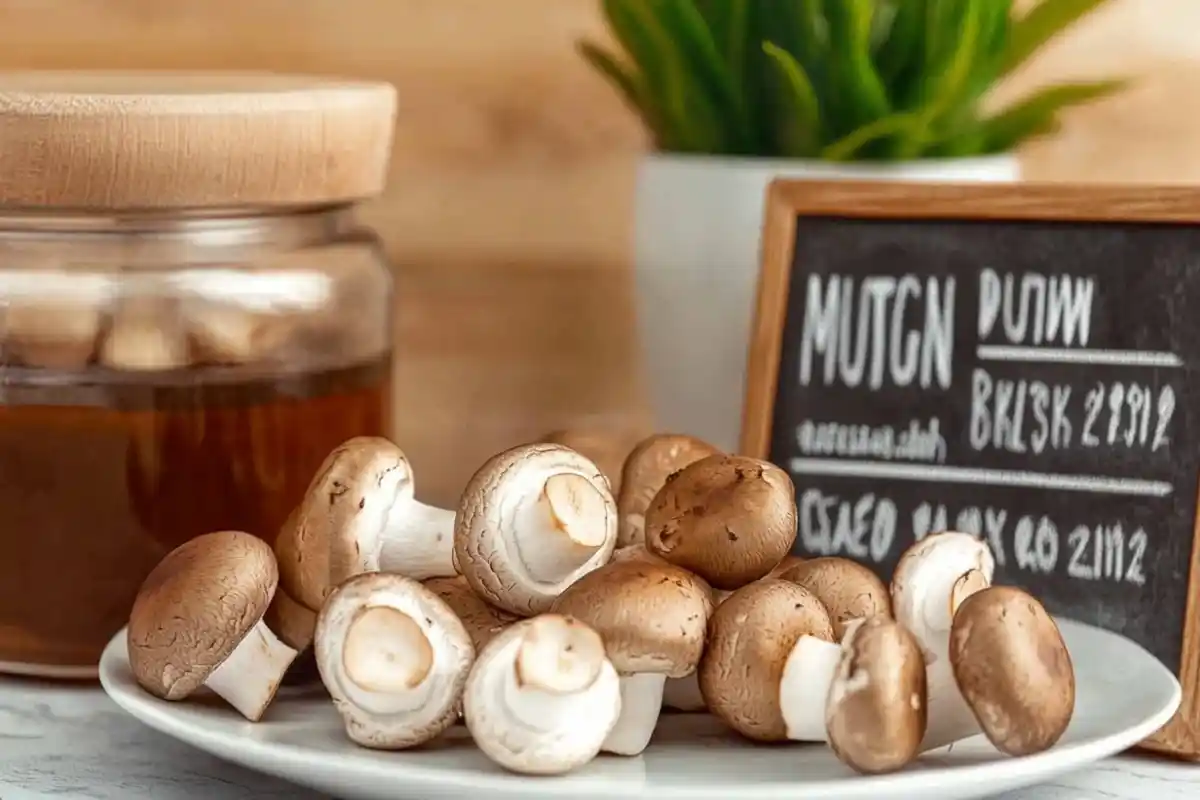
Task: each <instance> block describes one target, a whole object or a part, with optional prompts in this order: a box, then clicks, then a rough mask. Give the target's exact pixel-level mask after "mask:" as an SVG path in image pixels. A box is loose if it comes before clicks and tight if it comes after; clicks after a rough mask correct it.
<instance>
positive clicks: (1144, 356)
mask: <svg viewBox="0 0 1200 800" xmlns="http://www.w3.org/2000/svg"><path fill="white" fill-rule="evenodd" d="M975 354H976V355H977V356H978V357H979V360H980V361H1020V362H1027V363H1029V362H1043V363H1052V364H1110V365H1113V366H1121V367H1182V366H1183V359H1181V358H1180V357H1179V356H1177V355H1175V354H1174V353H1153V352H1142V351H1139V350H1085V349H1082V348H1079V349H1072V348H1068V347H1014V346H1009V345H997V344H981V345H979V348H978V349H977V350H976V351H975Z"/></svg>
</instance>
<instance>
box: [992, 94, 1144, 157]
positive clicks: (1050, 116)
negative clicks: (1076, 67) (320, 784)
mask: <svg viewBox="0 0 1200 800" xmlns="http://www.w3.org/2000/svg"><path fill="white" fill-rule="evenodd" d="M1126 85H1127V83H1126V82H1125V81H1120V80H1110V81H1094V82H1090V83H1068V84H1063V85H1061V86H1052V87H1050V88H1047V89H1043V90H1042V91H1040V92H1037V93H1035V94H1034V95H1032V96H1031V97H1028V98H1026V99H1025V100H1022V101H1020V102H1018V103H1015V104H1013V105H1011V106H1009V107H1008V108H1006V109H1004V110H1003V111H1000V112H998V113H997V114H996V115H994V116H992V117H990V118H988V119H985V120H983V122H981V123H980V130H981V132H982V134H983V137H984V139H985V141H986V142H987V147H988V149H989V150H990V151H992V152H1001V151H1004V150H1010V149H1012V148H1013V147H1015V146H1016V145H1017V144H1018V143H1019V142H1021V141H1023V140H1025V139H1028V138H1030V137H1033V136H1040V135H1043V134H1046V133H1049V132H1051V131H1053V130H1055V129H1056V128H1057V122H1058V120H1057V115H1058V112H1059V111H1061V110H1063V109H1064V108H1067V107H1069V106H1073V105H1079V104H1081V103H1087V102H1091V101H1093V100H1097V99H1099V98H1101V97H1106V96H1108V95H1111V94H1113V93H1114V92H1117V91H1119V90H1121V89H1123V88H1124V87H1125V86H1126Z"/></svg>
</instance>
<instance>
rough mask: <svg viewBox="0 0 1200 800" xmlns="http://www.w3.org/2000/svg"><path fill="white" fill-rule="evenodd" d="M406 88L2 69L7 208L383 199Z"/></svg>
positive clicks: (2, 171)
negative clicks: (399, 95) (400, 94)
mask: <svg viewBox="0 0 1200 800" xmlns="http://www.w3.org/2000/svg"><path fill="white" fill-rule="evenodd" d="M395 112H396V93H395V89H394V88H393V87H392V86H391V85H390V84H387V83H375V82H365V81H363V82H356V81H340V80H326V79H321V78H312V77H301V76H288V75H274V74H253V73H251V74H246V73H222V72H216V73H187V72H179V73H171V72H165V73H131V72H124V73H123V72H94V73H78V72H24V73H22V72H16V73H0V208H7V209H18V208H20V209H37V208H53V209H79V210H119V209H124V210H132V209H184V208H217V207H220V208H230V207H242V208H245V207H270V206H299V205H324V204H334V203H344V202H352V201H355V200H360V199H363V198H367V197H371V196H374V195H377V194H379V193H380V192H381V191H382V190H383V186H384V183H385V181H386V179H387V171H388V160H389V155H390V150H391V143H392V133H393V123H394V117H395Z"/></svg>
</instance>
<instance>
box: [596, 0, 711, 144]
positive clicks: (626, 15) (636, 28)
mask: <svg viewBox="0 0 1200 800" xmlns="http://www.w3.org/2000/svg"><path fill="white" fill-rule="evenodd" d="M602 7H603V10H604V16H605V20H606V21H607V23H608V26H609V28H610V29H611V30H612V32H613V34H614V35H615V36H616V37H617V40H618V41H619V42H620V43H621V46H622V47H624V48H625V50H626V52H628V53H629V54H630V56H631V57H632V58H633V60H634V61H635V62H637V64H638V66H639V67H640V68H641V71H642V74H643V76H644V77H645V81H646V87H647V92H648V94H650V95H652V96H653V98H654V105H655V107H657V108H658V109H659V113H660V116H661V120H662V122H661V124H662V126H663V127H664V128H667V129H669V130H670V131H671V138H672V140H673V141H675V142H676V145H675V146H676V149H679V150H683V151H687V152H720V151H722V150H723V149H724V146H725V141H724V138H725V137H724V132H723V131H722V129H721V127H720V121H719V117H718V115H717V114H716V113H715V112H714V111H713V109H712V108H711V106H709V104H708V101H707V98H706V97H705V96H704V93H703V90H702V88H701V87H699V86H697V85H695V83H694V81H693V78H694V75H693V74H692V73H690V72H688V71H687V70H686V69H684V65H683V63H682V57H681V55H680V54H679V52H678V50H677V48H676V47H675V45H674V43H673V42H672V41H671V38H670V36H668V35H667V33H666V31H665V30H664V29H663V26H662V24H661V23H660V21H659V19H658V18H657V17H656V16H655V15H654V12H655V10H656V9H658V8H659V7H658V6H657V5H655V6H653V7H652V6H651V5H650V4H647V3H646V2H645V1H644V0H603V6H602Z"/></svg>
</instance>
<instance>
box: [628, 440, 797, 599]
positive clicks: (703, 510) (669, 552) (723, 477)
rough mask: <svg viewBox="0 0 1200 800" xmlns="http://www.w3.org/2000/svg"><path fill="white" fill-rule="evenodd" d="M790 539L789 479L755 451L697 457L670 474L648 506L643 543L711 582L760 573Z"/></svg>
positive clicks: (740, 581) (718, 585) (792, 501)
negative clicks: (750, 454) (752, 455)
mask: <svg viewBox="0 0 1200 800" xmlns="http://www.w3.org/2000/svg"><path fill="white" fill-rule="evenodd" d="M795 541H796V492H795V488H794V487H793V485H792V480H791V478H789V477H788V475H787V473H786V472H784V471H783V470H781V469H780V468H779V467H777V466H775V465H774V464H771V463H768V462H766V461H760V460H758V459H754V458H745V457H743V456H727V455H714V456H708V457H707V458H702V459H700V460H699V461H696V462H694V463H692V464H691V465H689V466H687V467H684V468H683V469H682V470H681V471H679V472H677V473H675V474H673V475H672V476H671V477H670V478H669V479H668V480H667V483H666V485H664V486H663V488H662V490H661V491H660V492H659V493H658V494H657V495H656V496H655V497H654V501H653V502H652V503H651V504H650V507H649V509H647V511H646V548H647V549H648V550H649V551H650V552H651V553H653V554H654V555H656V556H659V557H661V558H665V559H666V560H667V561H670V562H671V563H672V564H674V565H675V566H677V567H682V568H684V569H686V570H688V571H689V572H694V573H695V574H697V575H699V576H700V577H701V578H703V579H704V580H706V581H708V583H709V585H711V586H712V587H713V588H714V589H723V590H733V589H738V588H741V587H742V586H745V585H746V584H748V583H750V582H751V581H755V580H758V579H759V578H762V577H763V576H765V575H766V574H767V573H768V572H770V571H771V569H772V568H773V567H774V566H775V565H777V564H778V563H779V562H780V561H781V560H782V559H783V557H784V556H785V555H787V554H788V552H789V551H790V550H791V549H792V545H793V544H794V543H795Z"/></svg>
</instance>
